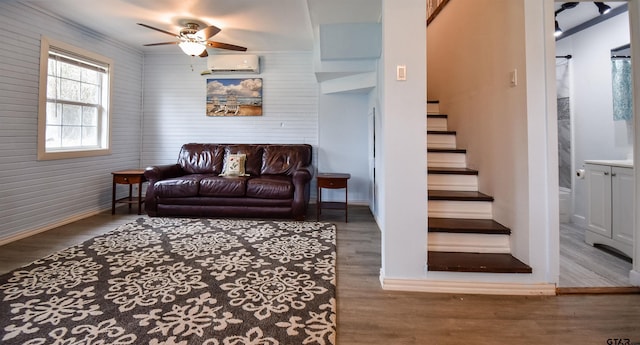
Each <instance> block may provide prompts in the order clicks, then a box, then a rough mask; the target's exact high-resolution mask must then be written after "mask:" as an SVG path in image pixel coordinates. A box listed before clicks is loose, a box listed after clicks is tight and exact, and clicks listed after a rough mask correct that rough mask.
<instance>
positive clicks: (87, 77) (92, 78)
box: [82, 69, 100, 85]
mask: <svg viewBox="0 0 640 345" xmlns="http://www.w3.org/2000/svg"><path fill="white" fill-rule="evenodd" d="M82 81H83V82H85V83H88V84H94V85H97V84H98V82H99V81H100V73H98V71H92V70H89V69H83V70H82Z"/></svg>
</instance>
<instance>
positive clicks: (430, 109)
mask: <svg viewBox="0 0 640 345" xmlns="http://www.w3.org/2000/svg"><path fill="white" fill-rule="evenodd" d="M427 114H440V104H439V103H427Z"/></svg>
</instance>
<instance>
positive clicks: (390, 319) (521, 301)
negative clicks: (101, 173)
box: [0, 206, 640, 345]
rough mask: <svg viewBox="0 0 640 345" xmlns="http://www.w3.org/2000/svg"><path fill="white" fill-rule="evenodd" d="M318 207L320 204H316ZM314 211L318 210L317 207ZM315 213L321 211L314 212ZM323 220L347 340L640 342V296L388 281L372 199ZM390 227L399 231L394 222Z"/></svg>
mask: <svg viewBox="0 0 640 345" xmlns="http://www.w3.org/2000/svg"><path fill="white" fill-rule="evenodd" d="M311 209H314V207H311ZM310 212H314V211H313V210H311V211H310ZM137 217H139V216H137V215H127V214H126V210H125V209H124V208H119V209H118V211H117V214H116V215H115V216H111V214H110V212H104V213H101V214H99V215H96V216H94V217H91V218H88V219H85V220H81V221H78V222H75V223H73V224H69V225H66V226H62V227H60V228H57V229H54V230H50V231H48V232H46V233H43V234H39V235H35V236H32V237H30V238H27V239H23V240H20V241H16V242H14V243H10V244H7V245H5V246H2V247H0V272H7V271H9V270H11V269H14V268H17V267H19V266H21V265H24V264H27V263H29V262H31V261H33V260H35V259H37V258H40V257H42V256H44V255H47V254H49V253H51V252H54V251H56V250H58V249H62V248H65V247H67V246H69V245H72V244H75V243H78V242H82V241H84V240H85V239H88V238H90V237H92V236H95V235H96V234H98V233H102V232H105V231H109V230H112V229H114V228H115V227H116V226H117V225H119V224H123V223H125V222H128V221H130V220H133V219H136V218H137ZM309 219H310V220H315V213H313V214H310V215H309ZM321 221H326V222H332V223H334V224H336V226H337V231H338V233H337V235H338V267H337V274H338V278H337V284H338V289H337V300H338V317H337V323H338V334H337V343H338V344H340V345H365V344H367V345H370V344H384V345H418V344H420V345H423V344H439V345H448V344H452V345H453V344H521V345H529V344H530V345H534V344H535V345H539V344H581V345H583V344H594V345H599V344H602V345H605V344H614V343H615V342H613V341H612V340H609V339H628V342H626V341H625V342H619V343H616V344H640V327H639V326H638V325H640V295H635V294H624V295H620V294H613V295H608V294H597V295H564V296H547V297H541V296H485V295H460V294H428V293H411V292H395V291H385V290H382V289H381V288H380V281H379V273H380V231H379V229H378V227H377V226H376V224H375V222H374V220H373V217H372V216H371V213H370V212H369V210H368V208H367V207H364V206H349V222H348V223H345V222H344V213H342V212H341V211H339V210H326V211H323V213H322V217H321ZM387 231H394V229H388V230H387Z"/></svg>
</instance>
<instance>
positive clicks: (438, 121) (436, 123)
mask: <svg viewBox="0 0 640 345" xmlns="http://www.w3.org/2000/svg"><path fill="white" fill-rule="evenodd" d="M427 130H429V131H446V130H447V119H446V118H443V117H427Z"/></svg>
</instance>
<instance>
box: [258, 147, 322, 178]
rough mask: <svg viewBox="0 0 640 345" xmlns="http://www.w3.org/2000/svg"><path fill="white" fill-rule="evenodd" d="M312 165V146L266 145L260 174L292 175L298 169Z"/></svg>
mask: <svg viewBox="0 0 640 345" xmlns="http://www.w3.org/2000/svg"><path fill="white" fill-rule="evenodd" d="M309 164H311V145H307V144H303V145H265V146H264V154H263V156H262V168H261V171H260V173H261V174H264V175H282V174H284V175H291V174H293V172H294V171H295V169H296V168H297V167H301V166H307V165H309Z"/></svg>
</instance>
